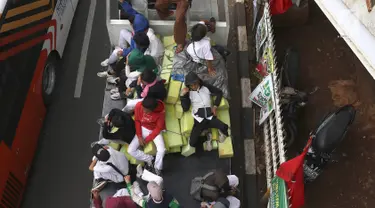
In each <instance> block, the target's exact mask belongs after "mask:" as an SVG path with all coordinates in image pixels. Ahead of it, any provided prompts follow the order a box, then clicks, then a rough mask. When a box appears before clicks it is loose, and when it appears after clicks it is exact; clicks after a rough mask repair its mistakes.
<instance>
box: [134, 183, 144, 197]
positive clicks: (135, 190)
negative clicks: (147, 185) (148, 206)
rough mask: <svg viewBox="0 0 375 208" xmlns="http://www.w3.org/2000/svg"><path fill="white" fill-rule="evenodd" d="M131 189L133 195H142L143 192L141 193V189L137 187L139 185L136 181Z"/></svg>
mask: <svg viewBox="0 0 375 208" xmlns="http://www.w3.org/2000/svg"><path fill="white" fill-rule="evenodd" d="M132 189H133V190H132V192H133V193H134V195H138V196H143V195H144V194H143V192H142V189H141V187H140V186H139V183H138V182H137V181H134V183H133V186H132Z"/></svg>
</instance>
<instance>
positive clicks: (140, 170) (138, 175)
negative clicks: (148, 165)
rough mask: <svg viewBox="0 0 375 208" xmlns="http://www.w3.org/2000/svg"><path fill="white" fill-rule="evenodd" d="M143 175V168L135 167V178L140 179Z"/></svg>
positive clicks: (140, 166)
mask: <svg viewBox="0 0 375 208" xmlns="http://www.w3.org/2000/svg"><path fill="white" fill-rule="evenodd" d="M142 174H143V167H142V165H141V164H139V165H137V177H138V178H141V177H142Z"/></svg>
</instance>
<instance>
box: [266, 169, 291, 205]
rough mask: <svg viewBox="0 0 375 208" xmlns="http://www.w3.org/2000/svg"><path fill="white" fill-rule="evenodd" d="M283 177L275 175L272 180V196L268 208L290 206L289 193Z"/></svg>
mask: <svg viewBox="0 0 375 208" xmlns="http://www.w3.org/2000/svg"><path fill="white" fill-rule="evenodd" d="M286 193H287V190H286V186H285V182H284V180H283V179H281V178H279V177H277V176H276V177H274V178H273V179H272V181H271V196H270V202H269V206H268V208H288V207H289V203H288V195H287V194H286Z"/></svg>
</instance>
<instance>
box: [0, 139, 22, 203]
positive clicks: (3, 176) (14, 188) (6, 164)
mask: <svg viewBox="0 0 375 208" xmlns="http://www.w3.org/2000/svg"><path fill="white" fill-rule="evenodd" d="M16 154H17V153H15V152H13V151H11V150H10V149H9V147H8V146H7V145H6V144H5V143H4V142H3V141H0V166H1V168H0V207H19V203H20V201H21V197H22V193H23V191H24V188H25V186H24V185H25V182H26V175H27V170H25V168H24V167H23V166H22V165H21V163H20V162H19V161H18V160H17V157H16Z"/></svg>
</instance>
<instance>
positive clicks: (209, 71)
mask: <svg viewBox="0 0 375 208" xmlns="http://www.w3.org/2000/svg"><path fill="white" fill-rule="evenodd" d="M208 74H209V75H211V76H214V75H215V74H216V71H215V69H214V68H208Z"/></svg>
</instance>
